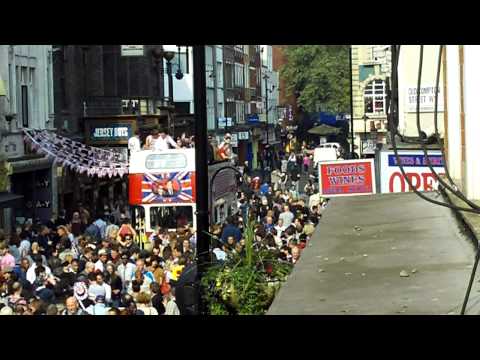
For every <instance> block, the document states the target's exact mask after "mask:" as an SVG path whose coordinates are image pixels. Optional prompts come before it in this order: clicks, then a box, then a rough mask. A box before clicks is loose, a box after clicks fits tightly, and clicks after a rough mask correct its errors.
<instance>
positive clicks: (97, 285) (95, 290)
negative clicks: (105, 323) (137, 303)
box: [88, 273, 112, 303]
mask: <svg viewBox="0 0 480 360" xmlns="http://www.w3.org/2000/svg"><path fill="white" fill-rule="evenodd" d="M88 296H89V297H90V299H92V300H96V299H97V297H98V296H104V298H105V302H107V303H109V302H110V300H111V299H112V287H111V286H110V285H108V284H107V283H106V282H104V280H103V274H102V273H98V274H96V275H95V282H93V283H91V284H90V286H89V288H88Z"/></svg>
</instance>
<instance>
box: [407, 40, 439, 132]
mask: <svg viewBox="0 0 480 360" xmlns="http://www.w3.org/2000/svg"><path fill="white" fill-rule="evenodd" d="M438 51H439V46H438V45H425V46H424V51H423V66H422V81H421V84H422V85H421V87H422V89H424V90H427V89H426V88H428V87H432V88H433V87H434V86H435V79H436V74H437V64H438ZM419 56H420V46H419V45H404V46H402V47H401V48H400V60H399V66H398V95H399V99H398V105H399V131H400V133H401V134H402V135H406V136H415V137H416V136H418V130H417V123H416V121H417V118H416V105H415V106H413V108H412V105H410V106H409V103H410V104H412V103H413V104H415V101H416V100H415V96H414V93H413V91H414V89H416V87H417V82H418V66H419ZM442 83H443V72H440V84H442ZM412 93H413V94H412ZM412 95H413V96H412ZM423 96H425V97H423ZM423 96H422V97H421V100H425V101H429V100H433V96H434V92H433V91H432V92H429V93H428V95H423ZM438 98H439V107H438V109H439V113H438V126H439V133H440V134H441V135H443V133H444V129H443V87H441V86H440V94H439V97H438ZM431 104H432V106H428V108H430V107H431V110H422V111H421V118H420V120H421V128H422V130H423V131H425V133H426V134H427V135H431V134H433V133H434V132H435V128H434V113H433V101H431ZM424 107H425V109H427V106H425V105H424Z"/></svg>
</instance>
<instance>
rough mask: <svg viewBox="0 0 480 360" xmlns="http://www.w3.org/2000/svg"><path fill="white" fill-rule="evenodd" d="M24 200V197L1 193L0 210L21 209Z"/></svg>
mask: <svg viewBox="0 0 480 360" xmlns="http://www.w3.org/2000/svg"><path fill="white" fill-rule="evenodd" d="M22 200H23V196H22V195H16V194H12V193H9V192H2V193H0V209H8V208H14V207H20V206H21V205H22Z"/></svg>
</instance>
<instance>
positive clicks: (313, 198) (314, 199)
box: [308, 189, 322, 211]
mask: <svg viewBox="0 0 480 360" xmlns="http://www.w3.org/2000/svg"><path fill="white" fill-rule="evenodd" d="M321 202H322V197H321V196H320V193H319V191H318V190H317V189H315V190H313V195H310V197H309V199H308V207H309V209H310V211H312V209H313V207H314V206H318V205H320V203H321Z"/></svg>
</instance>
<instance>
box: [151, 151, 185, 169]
mask: <svg viewBox="0 0 480 360" xmlns="http://www.w3.org/2000/svg"><path fill="white" fill-rule="evenodd" d="M145 167H146V168H147V169H148V170H156V169H162V170H168V169H182V168H186V167H187V157H186V156H185V154H152V155H148V156H147V159H146V161H145Z"/></svg>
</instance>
